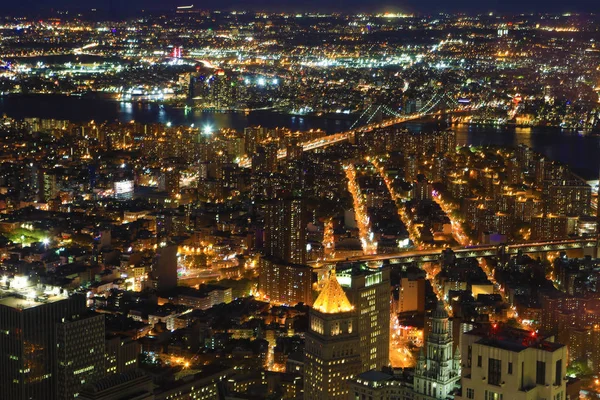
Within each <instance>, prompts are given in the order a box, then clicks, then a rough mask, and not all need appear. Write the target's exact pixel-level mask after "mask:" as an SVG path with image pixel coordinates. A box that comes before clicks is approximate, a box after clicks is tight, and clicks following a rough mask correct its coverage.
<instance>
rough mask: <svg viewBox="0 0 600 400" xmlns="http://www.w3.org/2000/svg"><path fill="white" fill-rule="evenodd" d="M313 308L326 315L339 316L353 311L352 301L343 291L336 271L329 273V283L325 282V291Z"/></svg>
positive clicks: (320, 294) (322, 291)
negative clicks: (338, 314)
mask: <svg viewBox="0 0 600 400" xmlns="http://www.w3.org/2000/svg"><path fill="white" fill-rule="evenodd" d="M313 308H314V309H315V310H317V311H320V312H322V313H325V314H337V313H342V312H348V311H352V310H353V307H352V304H350V300H348V297H347V296H346V293H344V289H342V287H341V286H340V284H339V282H338V280H337V277H336V276H335V269H332V270H331V271H330V272H329V277H328V278H327V282H325V286H324V287H323V290H321V293H319V296H318V297H317V300H315V303H314V304H313Z"/></svg>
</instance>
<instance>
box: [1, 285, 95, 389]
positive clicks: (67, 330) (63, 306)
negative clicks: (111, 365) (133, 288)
mask: <svg viewBox="0 0 600 400" xmlns="http://www.w3.org/2000/svg"><path fill="white" fill-rule="evenodd" d="M9 285H10V287H11V289H9V290H5V291H2V293H1V294H2V296H1V299H0V333H1V334H0V360H2V367H1V370H2V373H0V393H1V395H0V397H2V398H6V399H11V400H54V399H64V398H71V399H72V398H73V397H74V395H75V394H76V393H78V390H79V389H80V388H81V386H82V385H83V384H84V383H85V382H86V381H89V380H92V379H95V378H96V377H98V376H102V375H101V374H102V373H103V370H104V368H103V367H104V317H103V316H93V317H86V313H87V311H86V307H85V297H84V296H83V295H72V296H68V294H67V293H66V292H65V291H63V290H62V289H60V288H50V287H41V286H37V285H34V284H31V283H29V282H28V281H27V278H25V277H16V278H14V279H12V281H10V283H9Z"/></svg>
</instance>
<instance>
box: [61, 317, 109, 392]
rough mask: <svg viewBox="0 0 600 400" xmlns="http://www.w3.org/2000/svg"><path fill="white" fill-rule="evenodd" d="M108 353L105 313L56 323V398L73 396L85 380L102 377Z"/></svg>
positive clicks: (66, 319)
mask: <svg viewBox="0 0 600 400" xmlns="http://www.w3.org/2000/svg"><path fill="white" fill-rule="evenodd" d="M104 357H105V327H104V315H102V314H98V315H95V314H93V315H88V316H81V317H77V316H76V317H71V318H65V319H64V322H62V323H60V324H58V325H57V326H56V372H55V374H56V382H57V385H56V390H57V396H56V398H57V399H58V400H63V399H64V400H70V399H73V398H75V397H77V395H78V394H79V392H80V391H81V388H82V387H83V385H84V384H86V383H89V382H94V381H95V380H97V379H100V378H102V377H103V376H104V374H105V367H104Z"/></svg>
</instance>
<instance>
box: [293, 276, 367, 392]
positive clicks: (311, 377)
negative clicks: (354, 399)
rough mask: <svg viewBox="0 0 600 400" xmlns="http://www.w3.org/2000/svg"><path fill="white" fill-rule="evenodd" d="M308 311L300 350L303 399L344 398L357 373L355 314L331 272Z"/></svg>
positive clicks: (357, 338)
mask: <svg viewBox="0 0 600 400" xmlns="http://www.w3.org/2000/svg"><path fill="white" fill-rule="evenodd" d="M326 279H327V281H326V282H325V286H324V287H323V290H322V291H321V293H320V294H319V296H318V297H317V300H315V303H314V306H313V308H312V309H311V310H310V312H309V328H308V332H307V333H306V344H305V347H304V399H305V400H329V399H346V398H347V396H348V385H347V381H348V380H349V379H352V378H353V377H354V376H356V374H358V373H359V372H360V369H361V364H362V363H361V360H360V351H359V347H358V342H359V336H358V332H357V329H356V325H357V316H356V314H357V313H356V311H357V310H355V309H354V308H353V307H352V305H351V304H350V301H349V300H348V297H347V296H346V294H345V293H344V290H343V289H342V288H341V286H340V284H339V283H338V281H337V278H336V276H335V271H333V270H332V271H331V273H330V275H329V277H328V278H326Z"/></svg>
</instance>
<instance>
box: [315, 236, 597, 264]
mask: <svg viewBox="0 0 600 400" xmlns="http://www.w3.org/2000/svg"><path fill="white" fill-rule="evenodd" d="M598 246H599V242H598V240H597V239H596V238H582V239H579V240H566V241H552V242H540V243H536V244H533V245H532V244H527V243H523V244H513V245H499V246H480V247H475V248H464V247H454V248H450V249H451V250H453V251H454V254H455V257H456V258H460V259H463V258H479V257H498V258H499V259H500V261H501V262H506V261H508V260H507V259H503V258H505V257H510V256H512V255H515V254H518V252H519V250H521V251H522V252H523V253H541V252H547V251H559V250H568V249H583V250H584V251H586V250H587V249H590V250H593V249H597V248H598ZM443 250H445V249H432V250H416V251H407V252H405V253H396V254H375V255H365V256H358V257H348V258H346V259H337V260H335V259H334V260H323V263H329V264H337V263H342V262H368V261H384V260H387V261H389V262H390V263H392V264H410V263H412V262H431V261H437V260H439V257H440V255H441V254H442V251H443Z"/></svg>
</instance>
